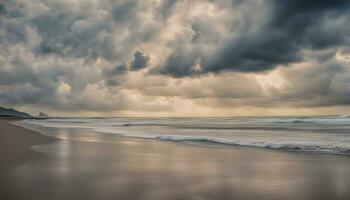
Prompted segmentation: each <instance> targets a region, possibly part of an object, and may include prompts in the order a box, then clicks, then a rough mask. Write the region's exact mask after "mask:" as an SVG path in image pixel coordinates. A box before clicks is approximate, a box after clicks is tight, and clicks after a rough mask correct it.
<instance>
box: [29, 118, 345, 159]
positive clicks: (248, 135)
mask: <svg viewBox="0 0 350 200" xmlns="http://www.w3.org/2000/svg"><path fill="white" fill-rule="evenodd" d="M25 122H26V123H29V124H36V125H40V126H44V127H53V128H89V129H93V130H94V131H95V132H100V133H107V134H118V135H121V136H124V137H136V138H147V139H157V140H168V141H175V142H196V143H202V142H205V143H208V142H210V143H216V144H225V145H242V146H253V147H262V148H270V149H283V150H291V151H305V152H326V153H342V154H349V155H350V118H349V117H348V116H338V117H336V116H335V117H313V118H306V117H300V118H175V119H174V118H159V119H145V118H142V119H134V118H105V119H103V118H102V119H96V118H73V119H69V118H67V119H48V120H26V121H25Z"/></svg>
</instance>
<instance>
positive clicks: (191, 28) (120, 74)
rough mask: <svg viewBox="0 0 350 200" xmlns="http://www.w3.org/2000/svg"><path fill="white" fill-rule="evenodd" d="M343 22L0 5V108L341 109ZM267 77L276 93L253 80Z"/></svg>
mask: <svg viewBox="0 0 350 200" xmlns="http://www.w3.org/2000/svg"><path fill="white" fill-rule="evenodd" d="M349 11H350V3H349V1H347V0H322V1H320V0H286V1H278V0H272V1H269V0H236V1H231V0H214V1H209V0H208V1H199V0H198V1H197V0H195V1H187V0H169V1H157V0H147V1H136V0H119V1H112V0H103V1H95V0H84V1H79V0H61V1H55V0H46V1H43V0H9V1H5V2H1V3H0V103H1V104H5V105H9V106H24V107H25V106H38V107H46V108H47V109H50V110H53V111H55V110H65V111H77V112H79V111H81V110H87V111H104V112H105V111H116V112H119V111H121V112H123V111H135V112H143V111H145V112H150V111H152V112H158V111H159V112H168V113H172V112H177V110H178V108H179V107H184V109H185V107H186V106H188V105H191V106H190V107H198V109H199V110H201V109H202V108H208V109H209V108H213V109H217V108H218V107H220V108H222V109H223V110H225V108H233V107H239V106H253V107H272V108H273V107H278V106H287V107H288V106H289V107H291V106H297V107H322V106H347V105H349V104H350V100H349V99H350V91H349V89H348V88H350V86H349V82H350V73H349V55H350V49H349V45H350V24H349V21H350V14H349V13H350V12H349ZM275 71H278V74H279V78H278V79H282V80H283V81H282V82H283V83H281V84H279V83H278V84H277V82H279V81H276V80H274V78H273V77H272V76H271V81H270V83H266V81H265V82H261V81H259V76H266V77H269V76H270V75H269V74H270V73H274V72H275ZM262 73H263V74H262ZM265 79H266V78H265ZM277 85H278V86H277ZM208 112H209V111H208ZM187 114H188V113H187Z"/></svg>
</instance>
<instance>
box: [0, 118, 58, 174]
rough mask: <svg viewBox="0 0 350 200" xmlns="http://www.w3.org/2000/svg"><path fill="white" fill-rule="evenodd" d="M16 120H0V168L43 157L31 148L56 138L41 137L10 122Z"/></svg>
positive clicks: (51, 141)
mask: <svg viewBox="0 0 350 200" xmlns="http://www.w3.org/2000/svg"><path fill="white" fill-rule="evenodd" d="M16 120H18V119H0V129H1V132H0V137H1V140H0V163H1V165H0V168H1V169H3V168H8V167H11V166H14V165H16V164H20V163H23V162H26V161H30V160H35V159H40V158H41V157H43V156H44V155H43V154H42V153H40V152H37V151H35V150H33V149H31V148H30V147H31V146H34V145H42V144H49V143H53V142H55V141H57V140H58V139H57V138H54V137H50V136H46V135H42V134H40V133H38V132H36V131H32V130H29V129H26V128H23V127H21V126H17V125H14V124H12V123H11V122H13V121H16Z"/></svg>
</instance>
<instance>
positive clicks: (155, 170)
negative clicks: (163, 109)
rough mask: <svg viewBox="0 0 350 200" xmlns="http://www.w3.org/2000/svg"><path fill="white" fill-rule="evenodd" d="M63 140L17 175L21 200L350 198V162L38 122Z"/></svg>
mask: <svg viewBox="0 0 350 200" xmlns="http://www.w3.org/2000/svg"><path fill="white" fill-rule="evenodd" d="M31 128H33V129H40V131H42V132H43V133H45V134H48V135H54V136H55V137H58V138H61V139H62V140H61V141H60V142H57V143H54V144H49V145H42V146H35V147H33V148H34V149H35V150H36V151H39V152H43V153H45V155H47V156H46V157H47V158H46V159H43V160H39V161H35V162H27V163H24V164H22V165H20V166H17V167H15V168H14V169H12V170H11V172H10V173H9V174H10V176H9V177H10V178H9V180H6V181H7V182H8V183H9V184H10V185H12V186H13V187H12V188H15V190H16V191H17V197H18V198H17V199H29V200H30V199H36V200H40V199H52V200H56V199H57V200H61V199H101V200H104V199H106V200H107V199H108V200H109V199H113V200H115V199H128V200H132V199H150V200H157V199H176V200H178V199H220V200H224V199H239V200H241V199H254V200H255V199H269V200H270V199H276V200H289V199H298V200H313V199H315V200H316V199H317V200H322V199H341V200H342V199H344V200H345V199H346V200H348V199H350V190H349V188H350V167H349V166H350V157H348V156H337V155H325V154H307V153H292V152H283V151H275V150H264V149H257V148H249V147H226V146H222V145H215V144H214V145H213V144H210V145H206V144H205V145H193V144H184V143H175V142H169V141H157V140H153V139H150V140H145V139H135V138H124V137H119V136H118V135H115V134H107V133H97V132H94V131H91V130H90V131H89V130H88V129H79V128H49V127H40V126H35V125H31Z"/></svg>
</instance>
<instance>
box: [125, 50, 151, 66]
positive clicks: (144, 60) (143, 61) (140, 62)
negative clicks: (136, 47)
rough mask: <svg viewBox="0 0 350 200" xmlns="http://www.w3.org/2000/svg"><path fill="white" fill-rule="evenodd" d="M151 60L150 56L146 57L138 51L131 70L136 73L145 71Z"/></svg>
mask: <svg viewBox="0 0 350 200" xmlns="http://www.w3.org/2000/svg"><path fill="white" fill-rule="evenodd" d="M150 60H151V58H150V57H149V56H147V55H144V54H143V53H142V52H140V51H136V52H135V53H134V60H133V61H132V62H131V64H130V69H131V70H135V71H137V70H140V69H143V68H145V67H147V65H148V63H149V61H150Z"/></svg>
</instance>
